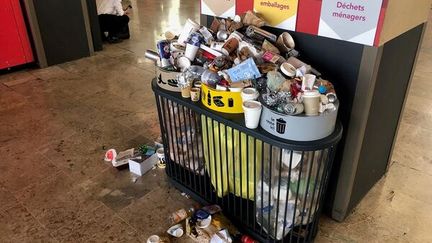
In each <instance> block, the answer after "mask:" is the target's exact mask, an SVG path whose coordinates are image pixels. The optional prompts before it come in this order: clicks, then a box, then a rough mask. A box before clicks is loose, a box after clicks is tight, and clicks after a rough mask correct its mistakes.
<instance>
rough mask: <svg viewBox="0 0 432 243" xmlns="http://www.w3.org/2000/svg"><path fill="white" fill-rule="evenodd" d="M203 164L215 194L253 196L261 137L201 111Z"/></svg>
mask: <svg viewBox="0 0 432 243" xmlns="http://www.w3.org/2000/svg"><path fill="white" fill-rule="evenodd" d="M201 118H202V119H201V122H202V140H203V146H204V159H205V162H206V164H205V168H206V170H207V172H208V174H209V175H210V178H211V182H212V184H213V186H214V187H215V189H216V192H217V195H218V197H223V196H225V195H227V194H228V193H233V194H235V195H236V196H239V197H242V198H244V199H249V200H254V192H255V183H254V179H255V178H256V177H255V175H260V173H261V168H260V165H261V158H262V157H261V155H262V141H261V140H258V139H255V138H253V137H251V136H249V138H248V136H247V135H246V134H244V133H240V132H239V131H238V130H236V129H233V128H231V127H229V126H225V125H224V124H222V123H219V122H217V121H213V120H212V119H211V118H209V117H206V116H204V115H202V117H201Z"/></svg>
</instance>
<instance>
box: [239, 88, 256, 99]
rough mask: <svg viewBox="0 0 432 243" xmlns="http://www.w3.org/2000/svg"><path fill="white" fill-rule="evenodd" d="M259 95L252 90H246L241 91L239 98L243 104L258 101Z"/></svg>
mask: <svg viewBox="0 0 432 243" xmlns="http://www.w3.org/2000/svg"><path fill="white" fill-rule="evenodd" d="M258 96H259V93H258V91H257V90H256V89H254V88H246V89H243V90H242V92H241V97H242V100H243V102H245V101H248V100H256V99H258Z"/></svg>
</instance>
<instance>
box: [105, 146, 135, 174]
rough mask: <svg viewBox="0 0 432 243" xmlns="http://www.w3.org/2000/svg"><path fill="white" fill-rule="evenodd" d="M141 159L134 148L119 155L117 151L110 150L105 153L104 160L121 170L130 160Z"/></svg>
mask: <svg viewBox="0 0 432 243" xmlns="http://www.w3.org/2000/svg"><path fill="white" fill-rule="evenodd" d="M139 157H140V156H139V154H137V153H136V152H135V149H134V148H131V149H128V150H125V151H121V152H119V153H117V151H116V150H115V149H109V150H108V151H107V152H106V153H105V159H104V160H105V161H107V162H111V163H112V165H113V166H114V167H116V168H118V169H120V167H123V165H126V164H128V162H129V159H132V158H139Z"/></svg>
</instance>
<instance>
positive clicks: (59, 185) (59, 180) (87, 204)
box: [16, 172, 100, 231]
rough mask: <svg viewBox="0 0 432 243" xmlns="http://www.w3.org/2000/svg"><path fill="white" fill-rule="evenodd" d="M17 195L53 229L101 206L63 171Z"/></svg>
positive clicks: (41, 221) (39, 219)
mask: <svg viewBox="0 0 432 243" xmlns="http://www.w3.org/2000/svg"><path fill="white" fill-rule="evenodd" d="M16 197H17V199H18V200H19V201H20V202H22V203H23V205H24V206H25V207H26V208H27V209H28V210H29V212H30V213H31V214H32V215H33V216H34V217H35V218H36V219H37V220H38V221H39V222H40V223H41V224H42V225H44V227H46V228H47V229H49V230H51V231H55V230H58V229H60V228H61V227H64V226H65V225H70V224H72V223H73V222H74V221H75V220H77V219H78V218H80V217H82V216H85V215H87V214H89V213H91V212H93V210H94V209H95V208H97V207H98V206H100V202H98V201H95V200H92V199H91V198H90V195H89V194H87V193H85V192H83V191H82V189H81V187H79V186H78V185H77V184H76V183H75V182H74V180H73V179H71V178H69V177H68V176H67V175H66V174H64V173H63V172H60V173H57V174H56V175H55V176H53V177H51V178H50V179H48V180H45V181H43V182H40V183H37V184H33V185H31V186H29V187H27V188H25V189H24V190H22V191H20V192H18V193H16Z"/></svg>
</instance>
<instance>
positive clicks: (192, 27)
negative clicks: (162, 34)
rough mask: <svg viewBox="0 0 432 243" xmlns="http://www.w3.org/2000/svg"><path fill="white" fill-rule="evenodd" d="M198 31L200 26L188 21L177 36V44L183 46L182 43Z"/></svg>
mask: <svg viewBox="0 0 432 243" xmlns="http://www.w3.org/2000/svg"><path fill="white" fill-rule="evenodd" d="M199 29H200V25H199V24H197V23H195V22H194V21H193V20H191V19H188V20H187V21H186V23H185V25H184V26H183V30H182V32H181V33H180V35H179V38H178V43H179V44H180V45H184V43H185V42H186V41H187V39H188V38H189V36H190V35H191V34H192V33H193V32H196V31H198V30H199Z"/></svg>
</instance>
